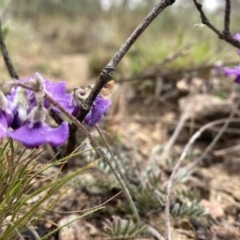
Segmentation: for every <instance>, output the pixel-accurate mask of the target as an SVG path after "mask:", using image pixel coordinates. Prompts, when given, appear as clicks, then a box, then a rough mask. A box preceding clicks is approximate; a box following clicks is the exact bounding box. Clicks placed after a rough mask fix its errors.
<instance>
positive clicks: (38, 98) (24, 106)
mask: <svg viewBox="0 0 240 240" xmlns="http://www.w3.org/2000/svg"><path fill="white" fill-rule="evenodd" d="M19 82H20V83H21V84H24V85H27V86H30V89H27V88H24V87H23V86H19V85H18V82H17V81H15V84H14V83H13V87H12V88H11V90H10V92H9V93H8V94H4V93H3V91H2V90H1V89H0V138H5V137H10V138H12V139H13V140H16V141H18V142H20V143H22V144H23V145H24V146H25V147H27V148H35V147H39V146H41V145H43V144H46V143H48V144H50V145H52V146H55V147H57V146H61V145H63V144H64V143H65V142H66V141H67V139H68V136H69V126H68V123H67V122H66V121H65V120H64V118H63V117H62V114H61V113H60V111H59V110H58V109H57V108H56V107H54V106H52V105H51V103H50V102H49V101H48V100H46V99H45V98H44V94H45V92H46V93H48V94H49V95H50V96H51V97H52V98H53V99H54V100H55V101H57V102H58V103H59V104H60V105H61V106H62V107H64V108H65V110H66V111H67V112H68V113H70V114H72V115H74V116H76V115H77V113H78V111H79V101H76V98H75V97H74V96H73V95H72V94H69V93H67V91H66V82H64V81H61V82H52V81H50V80H48V79H46V78H45V77H43V76H42V75H41V74H39V73H36V74H35V75H34V76H32V77H29V78H26V79H22V80H20V81H19ZM31 86H32V88H34V87H35V88H37V89H38V90H37V91H33V90H31ZM110 106H111V101H110V100H109V99H107V98H105V97H104V96H103V95H98V96H97V98H96V99H95V101H94V103H93V106H92V109H91V111H90V112H89V113H88V114H87V116H86V117H85V119H84V123H85V124H86V125H87V126H89V127H93V126H94V125H95V124H96V123H97V122H99V121H100V120H101V118H102V116H103V115H105V114H106V113H107V111H108V109H109V107H110ZM50 112H52V114H53V115H55V116H57V117H58V118H59V119H60V121H58V122H60V124H59V125H58V124H56V122H55V121H53V118H52V117H51V116H50Z"/></svg>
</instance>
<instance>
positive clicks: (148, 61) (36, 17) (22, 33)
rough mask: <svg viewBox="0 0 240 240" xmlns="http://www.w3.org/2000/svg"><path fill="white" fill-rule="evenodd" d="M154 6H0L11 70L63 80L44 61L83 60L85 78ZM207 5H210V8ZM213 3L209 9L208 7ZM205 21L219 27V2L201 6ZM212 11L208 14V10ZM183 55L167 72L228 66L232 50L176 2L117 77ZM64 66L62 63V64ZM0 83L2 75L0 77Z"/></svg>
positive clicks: (59, 2)
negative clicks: (68, 57) (220, 64)
mask: <svg viewBox="0 0 240 240" xmlns="http://www.w3.org/2000/svg"><path fill="white" fill-rule="evenodd" d="M157 2H158V1H157V0H147V1H146V0H134V1H133V0H118V1H116V0H68V1H65V0H41V1H39V0H1V1H0V13H1V17H2V20H3V23H4V24H5V28H7V30H8V32H9V33H8V35H7V37H6V39H7V44H8V47H9V49H10V52H11V56H12V58H13V61H14V64H15V65H16V68H17V70H18V71H19V73H20V76H21V75H27V74H30V72H32V73H34V72H36V71H40V72H42V73H43V74H48V75H49V74H50V75H53V76H54V77H56V78H58V77H65V78H66V74H63V72H64V71H65V70H63V68H62V66H58V67H54V66H55V65H54V64H51V61H50V60H49V59H52V58H54V59H55V60H60V58H61V57H60V56H62V55H70V54H74V55H76V54H87V56H88V58H87V61H88V65H89V66H90V72H91V74H93V75H97V74H99V73H100V71H101V69H102V68H103V67H104V65H105V64H106V63H107V62H108V61H109V60H110V59H111V57H112V56H113V54H114V53H115V52H116V51H117V49H118V48H119V47H120V46H121V44H122V43H123V42H124V41H125V39H126V38H127V37H128V36H129V35H130V34H131V32H132V31H133V30H134V29H135V27H136V26H137V25H138V24H139V23H140V22H141V20H142V19H143V18H144V17H145V16H146V14H147V13H148V12H149V11H150V10H151V9H152V8H153V6H154V5H155V4H156V3H157ZM210 2H211V5H210ZM214 2H216V3H215V6H212V5H214V4H213V3H214ZM205 3H208V4H205V5H204V6H205V7H206V8H205V9H206V11H207V14H208V16H209V18H210V19H211V20H212V21H213V22H214V23H215V25H216V26H218V27H220V28H221V27H222V25H223V15H224V12H223V11H224V10H223V9H224V3H225V1H223V0H218V1H205ZM232 4H233V5H236V6H233V13H232V24H231V27H232V32H233V33H235V32H237V31H239V24H238V23H239V20H240V19H239V18H240V16H239V14H238V12H237V9H239V8H237V5H239V2H237V1H233V3H232ZM210 7H213V8H210ZM177 51H183V52H184V54H185V53H186V54H187V57H183V58H182V57H181V58H178V59H176V61H174V62H172V63H171V64H170V65H169V66H168V68H170V69H178V68H179V67H192V66H196V65H199V64H203V63H204V64H208V63H214V62H216V61H217V60H225V61H233V60H234V59H233V58H235V57H237V55H235V51H236V50H235V49H234V48H233V47H230V46H228V45H227V44H226V43H222V42H221V41H220V40H218V39H217V36H215V35H214V34H213V33H212V32H211V31H210V30H209V29H207V28H206V27H204V26H202V25H201V24H200V18H199V14H198V12H197V11H196V9H195V7H194V4H193V2H192V1H189V0H177V1H176V3H175V4H174V5H173V6H172V7H170V8H168V9H167V10H165V11H164V12H163V13H162V14H161V15H160V16H159V17H158V18H157V19H156V20H155V21H154V22H153V24H152V25H151V26H150V27H149V28H148V29H147V30H146V32H144V34H143V35H142V36H141V37H140V38H139V39H138V40H137V42H136V44H135V45H134V47H133V48H132V49H131V51H130V52H129V53H128V54H127V58H126V59H127V60H125V61H123V62H122V63H121V64H120V67H119V69H118V72H117V77H118V76H120V77H122V76H126V75H131V74H137V73H139V72H140V71H141V70H142V69H145V68H148V67H151V66H152V65H153V64H156V63H159V62H161V61H162V60H163V59H164V58H166V57H169V56H171V55H173V54H175V53H176V52H177ZM63 65H64V63H63ZM1 76H2V77H3V76H4V77H5V76H6V75H5V70H3V71H1V74H0V77H1Z"/></svg>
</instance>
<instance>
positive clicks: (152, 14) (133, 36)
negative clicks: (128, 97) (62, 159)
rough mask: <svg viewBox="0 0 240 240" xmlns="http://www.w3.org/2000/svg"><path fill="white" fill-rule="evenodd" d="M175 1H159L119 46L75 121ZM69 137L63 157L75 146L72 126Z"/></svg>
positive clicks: (83, 113)
mask: <svg viewBox="0 0 240 240" xmlns="http://www.w3.org/2000/svg"><path fill="white" fill-rule="evenodd" d="M174 2H175V0H161V1H160V2H159V3H158V4H157V5H156V6H155V7H154V8H153V9H152V11H151V12H150V13H149V14H148V15H147V16H146V17H145V18H144V19H143V21H142V22H141V23H140V24H139V25H138V27H137V28H136V29H135V30H134V31H133V33H132V34H131V35H130V36H129V38H128V39H127V40H126V42H125V43H124V44H123V45H122V46H121V48H120V49H119V50H118V51H117V53H116V54H115V55H114V57H113V58H112V59H111V60H110V61H109V63H108V64H107V65H106V66H105V68H104V69H103V70H102V72H101V73H100V75H99V78H98V79H97V81H96V84H95V85H94V87H93V89H92V91H91V92H90V94H89V95H88V97H87V99H86V100H85V101H83V102H82V103H81V105H80V111H79V113H78V115H77V117H76V118H77V119H78V120H79V121H80V122H82V121H83V120H84V118H85V117H86V115H87V114H88V112H89V111H90V110H91V106H92V104H93V102H94V100H95V99H96V97H97V95H98V94H99V93H100V91H101V89H102V88H103V87H104V86H105V85H106V84H107V83H108V82H109V81H110V80H112V76H113V73H114V71H115V68H116V67H117V65H118V64H119V62H120V61H121V59H122V58H123V57H124V55H125V54H126V53H127V51H128V50H129V49H130V47H131V46H132V45H133V44H134V42H135V41H136V40H137V39H138V38H139V36H140V35H141V34H142V33H143V32H144V31H145V29H146V28H147V27H148V26H149V25H150V24H151V22H152V21H153V20H154V19H155V18H156V17H157V16H158V15H159V14H160V13H161V12H162V11H163V10H164V9H165V8H167V7H168V6H170V5H172V4H173V3H174ZM70 129H71V132H70V136H71V139H72V141H68V144H67V150H66V153H65V155H68V154H70V153H71V152H72V151H73V149H74V147H75V145H76V136H75V132H76V131H77V128H75V127H74V126H73V127H71V128H70Z"/></svg>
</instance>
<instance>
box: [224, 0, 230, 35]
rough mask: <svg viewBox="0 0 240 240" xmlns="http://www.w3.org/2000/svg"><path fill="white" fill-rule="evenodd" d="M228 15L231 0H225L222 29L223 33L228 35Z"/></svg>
mask: <svg viewBox="0 0 240 240" xmlns="http://www.w3.org/2000/svg"><path fill="white" fill-rule="evenodd" d="M230 15H231V0H226V5H225V16H224V30H223V34H224V35H230Z"/></svg>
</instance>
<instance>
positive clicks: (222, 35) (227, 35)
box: [193, 0, 240, 48]
mask: <svg viewBox="0 0 240 240" xmlns="http://www.w3.org/2000/svg"><path fill="white" fill-rule="evenodd" d="M226 1H228V0H226ZM193 2H194V4H195V6H196V8H197V10H198V12H199V13H200V17H201V20H202V23H203V24H205V25H206V26H207V27H209V28H210V29H211V30H212V31H213V32H215V33H216V34H217V35H218V37H219V38H220V39H223V40H225V41H226V42H228V43H230V44H231V45H232V46H234V47H236V48H240V42H239V41H238V40H236V39H234V38H233V37H232V36H231V34H230V33H225V31H222V32H221V31H220V30H218V29H217V28H216V27H215V26H214V25H213V24H212V23H211V22H210V21H209V20H208V18H207V17H206V15H205V13H204V11H203V10H202V4H200V3H198V2H197V1H196V0H193ZM228 2H229V5H228V3H226V7H228V6H229V9H226V10H225V27H226V26H227V24H229V23H230V21H229V22H228V18H230V1H228ZM228 10H229V13H228V12H227V11H228ZM228 14H229V16H228ZM226 15H227V16H226ZM227 29H228V27H227Z"/></svg>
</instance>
